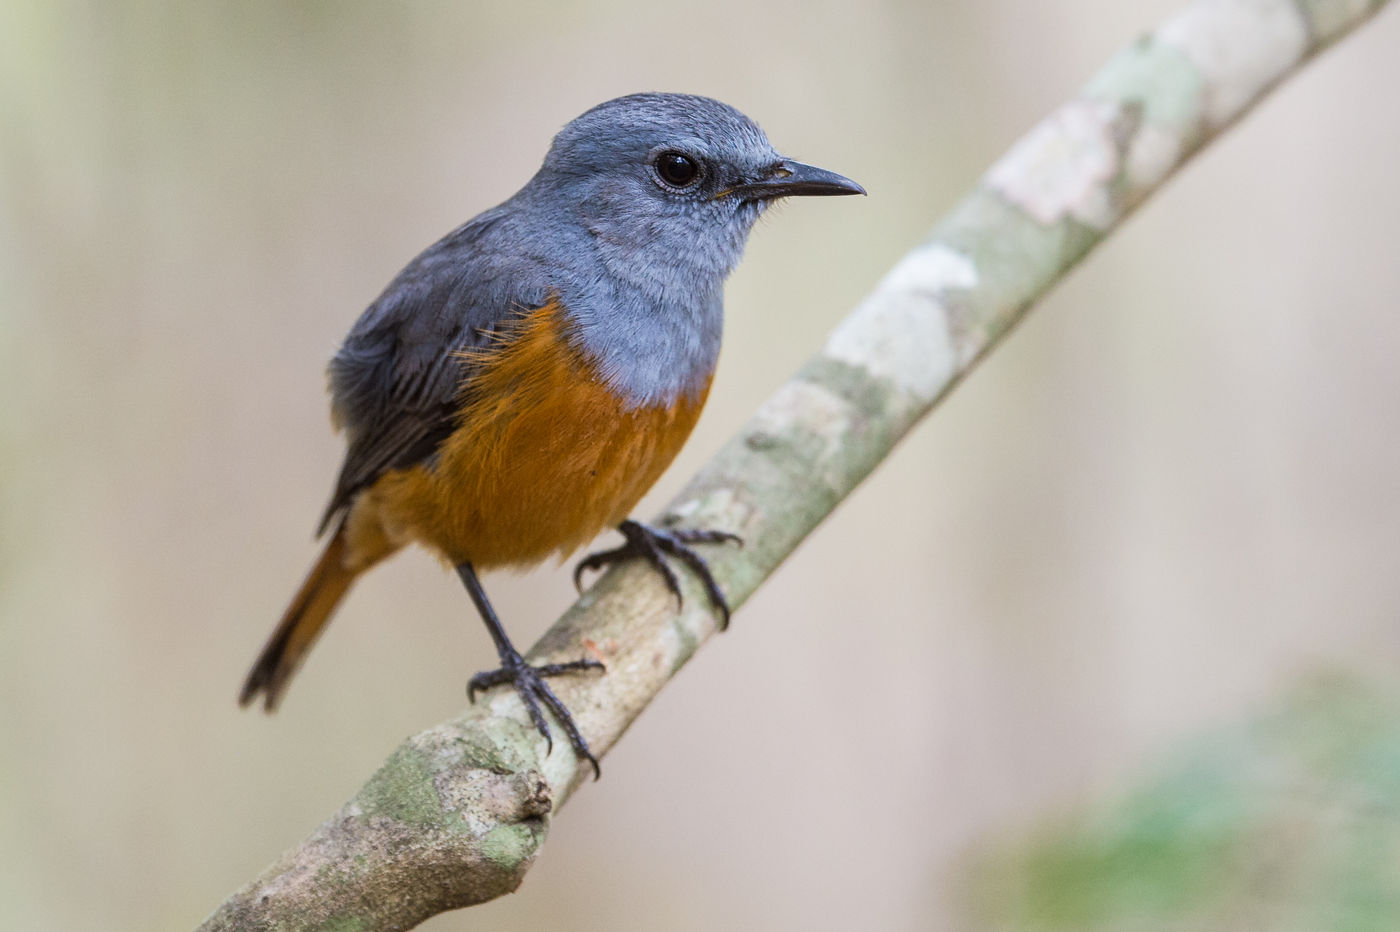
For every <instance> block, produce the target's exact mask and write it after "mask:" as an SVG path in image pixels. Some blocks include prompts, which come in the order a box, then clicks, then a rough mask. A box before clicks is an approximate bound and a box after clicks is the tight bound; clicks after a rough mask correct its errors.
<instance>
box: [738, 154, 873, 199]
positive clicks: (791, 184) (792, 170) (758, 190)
mask: <svg viewBox="0 0 1400 932" xmlns="http://www.w3.org/2000/svg"><path fill="white" fill-rule="evenodd" d="M864 193H865V189H864V188H862V187H861V186H860V185H858V184H856V183H855V182H854V181H852V180H851V179H849V178H847V177H846V176H845V175H838V174H836V172H829V171H827V170H826V169H825V168H818V167H817V166H815V165H807V164H805V163H803V162H795V161H793V160H792V159H783V160H782V161H781V162H779V163H778V164H776V165H774V166H773V167H772V168H770V169H769V170H768V172H767V173H766V175H765V176H764V177H763V178H760V179H759V180H757V181H753V182H750V183H749V184H741V185H737V186H735V187H733V188H729V189H728V190H725V191H721V192H720V193H719V194H717V195H715V196H716V197H727V196H738V197H742V198H748V199H753V200H765V199H768V198H774V197H792V196H795V195H833V194H864Z"/></svg>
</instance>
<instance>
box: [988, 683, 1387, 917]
mask: <svg viewBox="0 0 1400 932" xmlns="http://www.w3.org/2000/svg"><path fill="white" fill-rule="evenodd" d="M979 860H980V863H979V865H978V866H977V867H976V868H974V877H975V880H974V884H973V890H974V893H973V897H974V900H975V905H974V912H976V913H977V914H979V916H980V917H981V918H982V919H983V920H985V924H978V925H977V927H979V928H987V927H991V928H997V929H1007V930H1010V929H1016V930H1026V932H1030V930H1037V932H1039V930H1044V932H1049V930H1068V929H1074V930H1084V932H1089V930H1109V929H1112V930H1125V929H1133V930H1137V929H1142V930H1147V929H1152V930H1174V929H1188V928H1189V929H1220V930H1226V929H1251V930H1253V929H1289V930H1292V929H1297V930H1299V932H1303V930H1311V932H1323V930H1335V932H1370V930H1375V932H1381V930H1393V929H1396V928H1400V697H1398V696H1396V695H1395V694H1394V693H1391V692H1384V691H1381V690H1380V689H1377V688H1372V687H1370V686H1368V685H1366V684H1363V683H1362V682H1361V681H1359V680H1357V679H1355V678H1349V677H1345V676H1342V675H1340V674H1336V675H1329V676H1325V677H1321V678H1317V679H1315V680H1312V681H1310V682H1309V683H1308V684H1307V685H1306V686H1304V687H1302V688H1300V689H1298V690H1297V691H1296V692H1294V693H1292V694H1290V695H1289V696H1288V697H1287V698H1286V699H1284V700H1283V701H1282V702H1281V703H1280V704H1279V706H1278V707H1277V708H1275V709H1273V710H1271V711H1270V712H1268V713H1267V714H1265V715H1263V716H1262V717H1260V718H1259V719H1258V720H1256V721H1254V722H1252V723H1250V724H1247V725H1245V726H1243V727H1238V728H1234V729H1231V730H1228V731H1224V732H1221V733H1216V734H1213V735H1211V736H1210V737H1208V738H1205V739H1202V740H1199V741H1196V742H1193V743H1192V745H1191V746H1190V747H1189V748H1187V749H1186V750H1185V751H1184V752H1183V753H1182V754H1181V755H1180V757H1179V759H1178V761H1177V762H1176V763H1174V764H1172V765H1170V766H1169V767H1168V768H1167V769H1166V770H1165V772H1164V773H1162V774H1161V775H1160V776H1158V777H1156V778H1153V779H1151V780H1149V781H1147V782H1146V784H1145V785H1143V786H1142V787H1141V788H1139V789H1136V790H1134V791H1132V792H1131V793H1129V794H1128V795H1127V796H1126V797H1124V798H1122V799H1120V800H1118V801H1116V802H1114V803H1113V804H1111V805H1109V806H1108V807H1106V808H1095V809H1092V810H1090V811H1087V812H1085V813H1083V814H1081V815H1079V816H1076V817H1073V818H1071V819H1069V820H1068V821H1065V822H1062V823H1061V824H1058V825H1055V826H1052V827H1048V828H1045V829H1043V830H1042V831H1041V833H1040V834H1039V836H1038V837H1036V838H1034V839H1033V840H1031V841H1029V842H1028V843H1026V844H1025V845H1024V846H1022V847H1013V848H1012V849H1010V850H1009V851H1003V852H1000V853H997V854H991V855H985V856H983V857H982V858H980V859H979Z"/></svg>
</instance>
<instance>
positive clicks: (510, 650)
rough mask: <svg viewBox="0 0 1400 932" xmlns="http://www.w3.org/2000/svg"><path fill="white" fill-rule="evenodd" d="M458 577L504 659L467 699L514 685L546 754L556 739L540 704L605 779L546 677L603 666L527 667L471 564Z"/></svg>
mask: <svg viewBox="0 0 1400 932" xmlns="http://www.w3.org/2000/svg"><path fill="white" fill-rule="evenodd" d="M457 575H458V576H460V577H462V584H463V585H465V586H466V587H467V594H468V595H470V596H471V597H472V602H473V603H475V604H476V610H477V611H478V612H479V613H481V620H482V621H484V622H486V630H488V631H490V632H491V640H493V641H495V642H496V653H497V654H498V655H499V656H500V658H501V665H500V667H499V668H498V669H495V670H486V671H483V672H481V673H478V674H477V675H476V676H473V677H472V678H471V679H470V680H468V681H467V699H468V700H469V701H471V702H476V694H477V691H478V690H483V689H489V688H491V687H492V686H497V685H499V684H501V683H510V684H511V685H512V686H514V687H515V691H516V692H517V693H519V694H520V699H521V701H522V702H524V703H525V710H526V711H527V712H529V713H530V721H532V722H534V723H535V728H537V729H539V732H540V734H542V735H544V740H545V747H546V751H545V753H546V754H548V753H549V752H550V751H552V750H554V737H553V736H552V735H551V734H550V733H549V723H548V722H546V721H545V718H544V713H543V712H542V711H540V703H544V705H545V706H546V707H547V708H548V709H549V711H551V712H553V713H554V717H555V718H557V719H558V720H559V724H560V725H562V726H564V733H565V734H567V735H568V736H569V744H571V745H573V748H574V753H575V754H577V755H578V756H579V759H580V760H586V761H588V763H589V764H591V765H593V779H595V780H596V779H598V778H599V777H600V776H602V775H603V772H602V770H601V769H600V768H599V767H598V759H597V758H595V757H594V756H593V752H592V751H590V750H588V742H587V741H584V740H583V735H582V734H581V733H580V732H579V730H578V726H577V725H575V724H574V718H573V716H572V715H570V714H569V710H568V709H567V708H565V706H564V703H562V702H560V701H559V697H558V696H556V695H554V690H552V689H550V688H549V684H548V683H547V682H545V677H549V676H555V675H557V674H560V673H574V672H577V671H579V670H601V669H603V665H602V664H601V663H599V662H598V661H596V660H571V661H569V662H568V663H546V664H541V665H540V666H537V667H535V666H531V665H530V664H528V663H526V662H525V658H524V657H522V656H521V655H520V651H518V650H516V649H515V645H514V644H512V643H511V642H510V638H508V637H506V630H505V628H503V627H501V620H500V619H499V618H497V617H496V610H495V609H493V608H492V607H491V603H490V601H488V600H487V598H486V590H484V589H482V588H481V580H479V579H477V578H476V570H475V569H473V568H472V565H471V564H470V563H462V564H460V565H458V567H457Z"/></svg>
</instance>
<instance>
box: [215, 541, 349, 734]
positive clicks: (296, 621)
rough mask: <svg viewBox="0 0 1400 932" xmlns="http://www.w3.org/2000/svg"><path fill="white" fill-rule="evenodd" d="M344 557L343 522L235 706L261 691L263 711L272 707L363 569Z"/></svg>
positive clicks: (260, 655)
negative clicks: (351, 564)
mask: <svg viewBox="0 0 1400 932" xmlns="http://www.w3.org/2000/svg"><path fill="white" fill-rule="evenodd" d="M345 556H346V543H345V523H344V522H343V521H342V522H341V525H340V527H338V528H336V531H335V534H334V535H332V537H331V539H330V542H329V543H327V544H326V549H325V551H324V552H323V553H322V554H321V559H319V560H317V561H316V565H315V566H314V567H312V568H311V572H310V573H309V574H307V577H306V582H304V583H302V584H301V589H299V590H297V594H296V597H295V598H293V599H292V604H291V605H289V606H287V611H286V613H285V614H283V615H282V620H281V621H280V622H278V624H277V630H275V631H273V632H272V637H270V638H268V640H267V644H266V645H265V646H264V647H263V649H262V653H261V654H259V655H258V659H257V662H256V663H254V664H253V669H252V670H250V671H249V672H248V679H247V681H245V682H244V684H243V692H242V693H240V694H239V696H238V704H239V705H242V706H246V705H247V704H248V703H250V702H252V701H253V700H254V699H256V698H257V696H258V693H262V694H263V709H264V711H267V712H272V711H275V710H276V708H277V703H278V702H279V701H280V700H281V698H282V693H283V691H284V690H285V689H286V688H287V683H288V681H290V680H291V678H292V674H293V673H296V671H297V667H299V666H300V665H301V661H302V659H303V658H304V657H305V656H306V652H307V651H308V650H310V649H311V645H312V644H314V643H316V636H317V635H319V634H320V633H321V629H322V628H324V627H325V625H326V622H327V621H329V620H330V617H331V614H332V613H333V612H335V608H336V606H337V605H339V604H340V600H341V599H342V598H344V597H345V593H346V592H348V591H349V590H350V584H351V583H353V582H354V581H355V577H356V576H358V575H359V573H360V570H361V569H363V567H360V568H357V569H353V570H352V569H349V568H347V567H346V565H345Z"/></svg>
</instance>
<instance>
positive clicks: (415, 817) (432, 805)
mask: <svg viewBox="0 0 1400 932" xmlns="http://www.w3.org/2000/svg"><path fill="white" fill-rule="evenodd" d="M433 772H434V770H433V767H432V765H431V762H430V761H429V760H428V759H427V757H426V755H424V754H423V753H422V752H421V751H418V750H416V749H414V748H411V747H409V746H407V745H401V746H400V747H399V748H398V749H397V750H396V751H394V753H393V754H391V755H390V756H389V759H388V760H387V761H385V762H384V766H383V767H380V768H379V770H378V772H376V773H375V775H374V776H372V777H370V779H369V782H368V783H366V784H365V785H364V787H363V788H362V789H361V790H360V793H359V795H358V796H357V797H356V802H358V803H359V805H360V809H361V810H362V811H363V813H364V816H365V817H366V818H373V817H375V816H382V817H385V818H389V819H393V820H394V821H396V822H401V823H403V824H405V825H412V826H417V827H430V826H435V827H443V826H444V823H445V821H446V819H445V816H444V813H443V810H442V803H441V801H440V800H439V799H438V794H437V789H436V788H435V787H434V786H433Z"/></svg>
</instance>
